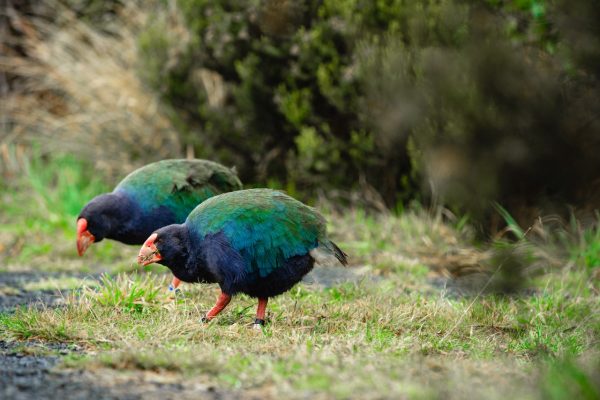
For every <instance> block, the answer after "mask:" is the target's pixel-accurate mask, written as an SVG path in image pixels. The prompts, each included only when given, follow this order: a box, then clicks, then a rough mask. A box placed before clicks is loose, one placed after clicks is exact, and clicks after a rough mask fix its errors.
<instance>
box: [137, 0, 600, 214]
mask: <svg viewBox="0 0 600 400" xmlns="http://www.w3.org/2000/svg"><path fill="white" fill-rule="evenodd" d="M178 5H179V8H180V10H179V12H180V14H181V15H182V19H183V21H184V25H185V28H184V30H185V31H187V32H188V34H189V36H185V40H184V39H181V37H180V36H181V35H179V36H178V35H174V32H176V31H179V30H181V27H178V28H177V29H173V27H172V24H171V25H170V24H169V23H164V24H163V25H160V24H158V25H157V24H154V25H152V26H151V27H149V28H148V29H147V31H146V32H145V33H144V34H143V35H142V36H141V38H140V47H141V49H142V52H143V53H144V54H145V55H146V58H147V63H145V65H148V66H149V68H148V69H146V70H145V74H147V75H148V76H147V78H146V80H147V82H149V83H150V84H152V85H153V87H155V88H156V89H157V90H159V91H160V93H161V95H162V97H163V99H164V101H165V102H166V103H167V104H168V105H169V106H170V107H172V108H173V110H174V111H175V113H174V114H175V115H177V117H176V118H177V122H178V125H179V126H180V128H181V130H182V132H183V133H184V141H186V142H187V144H192V145H194V146H195V147H196V150H197V153H198V154H200V155H202V156H206V157H211V158H217V159H219V160H221V161H224V162H226V163H229V164H234V165H236V166H238V168H239V169H240V172H241V175H242V178H243V180H244V181H247V182H258V183H263V184H264V183H266V182H268V181H269V180H275V181H279V182H287V185H290V184H291V185H293V187H295V188H297V190H299V192H301V193H304V194H305V196H307V197H310V196H311V194H313V193H314V190H315V189H317V188H323V187H336V188H344V189H353V188H357V187H359V186H360V185H361V184H365V183H366V184H368V185H370V186H372V187H374V188H375V189H376V190H377V191H378V192H379V193H380V194H381V195H382V197H383V199H384V200H385V201H386V203H387V204H388V205H390V206H391V205H394V204H395V203H396V202H398V201H406V200H407V199H410V198H414V197H416V196H418V192H419V191H421V192H422V193H424V194H425V196H426V197H431V196H433V198H434V199H435V200H436V201H439V202H442V203H444V204H447V205H450V206H451V207H452V208H454V209H458V210H461V211H463V212H464V211H466V212H469V213H470V214H471V215H472V216H473V217H476V218H477V217H489V216H490V215H491V214H492V213H493V212H494V208H493V207H492V201H494V200H495V201H497V202H498V203H500V204H502V205H503V206H504V207H506V208H507V209H508V210H509V211H510V212H511V214H513V215H515V216H516V218H517V220H519V221H520V222H523V221H524V220H525V221H526V222H525V224H528V223H529V222H530V218H531V217H534V216H537V215H538V214H539V213H540V212H544V213H548V212H554V211H559V212H563V211H564V209H560V208H557V207H555V205H556V204H560V203H571V204H576V205H577V204H585V203H586V202H588V203H589V202H590V198H593V197H594V196H597V195H598V192H599V190H598V188H596V187H594V186H591V185H589V183H590V182H594V181H595V178H597V171H598V170H600V165H599V163H600V159H599V158H598V157H596V156H595V155H596V154H597V153H598V150H600V148H599V146H600V144H599V143H598V141H597V140H596V139H595V137H597V133H598V132H599V131H600V122H599V121H598V118H596V117H595V116H597V115H598V114H599V113H600V109H599V107H600V106H599V105H598V104H600V102H599V101H598V99H599V97H600V85H599V84H598V83H597V82H596V81H595V80H594V79H593V76H594V74H596V72H597V67H598V65H600V64H599V63H598V62H597V61H598V60H597V58H596V54H597V53H600V44H599V41H598V40H599V39H598V38H600V35H599V34H598V33H597V32H596V31H597V29H595V28H594V27H593V25H594V24H593V23H591V22H590V21H593V17H594V16H595V15H596V14H595V13H596V12H597V10H596V8H597V7H595V6H593V4H592V2H590V1H588V0H577V2H576V4H575V6H574V7H575V8H576V9H577V10H580V11H581V10H583V11H585V13H584V14H585V16H581V15H575V13H574V12H571V11H570V10H565V7H567V6H566V2H563V1H558V2H544V1H541V0H540V1H538V0H536V1H533V0H532V1H507V2H499V1H492V0H490V1H487V2H483V3H482V2H474V1H459V0H436V1H427V2H425V1H419V2H413V1H407V0H395V1H392V0H390V1H381V2H380V1H378V2H369V1H362V0H347V1H342V2H340V1H333V0H331V1H329V0H324V1H318V2H317V1H304V2H291V1H285V0H264V1H257V0H255V1H252V2H237V1H226V0H224V1H218V2H214V1H206V0H182V1H180V2H179V3H178ZM567 8H568V7H567ZM581 21H583V22H584V23H583V24H582V23H581ZM590 24H591V25H590ZM178 38H179V39H178ZM579 39H582V40H583V39H585V40H584V42H583V44H582V43H580V42H579V41H578V40H579ZM157 54H159V55H160V57H157V56H156V55H157Z"/></svg>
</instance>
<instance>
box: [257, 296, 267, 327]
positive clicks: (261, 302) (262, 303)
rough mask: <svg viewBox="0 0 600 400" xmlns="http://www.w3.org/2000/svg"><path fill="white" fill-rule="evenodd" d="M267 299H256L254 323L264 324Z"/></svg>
mask: <svg viewBox="0 0 600 400" xmlns="http://www.w3.org/2000/svg"><path fill="white" fill-rule="evenodd" d="M268 301H269V299H267V298H264V299H258V307H257V308H256V319H255V320H254V325H264V324H265V311H266V309H267V302H268Z"/></svg>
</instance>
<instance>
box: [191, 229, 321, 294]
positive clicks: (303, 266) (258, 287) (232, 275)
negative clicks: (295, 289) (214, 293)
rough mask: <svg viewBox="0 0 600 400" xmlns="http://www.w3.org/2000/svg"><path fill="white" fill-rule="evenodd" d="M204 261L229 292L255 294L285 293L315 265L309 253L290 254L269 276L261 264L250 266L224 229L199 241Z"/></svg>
mask: <svg viewBox="0 0 600 400" xmlns="http://www.w3.org/2000/svg"><path fill="white" fill-rule="evenodd" d="M200 242H201V243H202V245H201V247H202V250H201V252H200V253H199V254H200V259H201V260H202V261H201V263H204V266H205V268H206V269H208V270H210V271H211V273H212V274H214V276H216V277H217V282H218V283H219V285H220V286H221V289H222V290H223V291H224V292H225V293H227V294H229V295H234V294H236V293H245V294H247V295H249V296H252V297H271V296H276V295H279V294H281V293H284V292H286V291H288V290H289V289H291V288H292V286H294V285H295V284H296V283H298V282H299V281H300V280H302V277H304V275H306V274H307V273H308V272H310V270H311V269H312V268H313V265H314V260H313V258H312V257H311V256H310V255H309V254H305V255H298V256H294V257H290V258H287V259H286V260H284V262H283V263H282V264H281V265H279V266H278V268H276V269H275V270H273V271H272V272H271V273H270V274H268V275H266V276H261V275H260V269H259V268H251V267H250V265H251V264H252V262H253V261H256V260H252V259H247V255H246V257H245V256H244V255H242V254H240V253H239V252H238V251H237V250H235V249H234V248H233V246H231V243H230V241H229V239H228V238H227V236H226V235H225V234H223V232H219V233H216V234H210V235H206V236H205V237H204V238H202V239H201V241H200Z"/></svg>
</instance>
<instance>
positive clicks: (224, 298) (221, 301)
mask: <svg viewBox="0 0 600 400" xmlns="http://www.w3.org/2000/svg"><path fill="white" fill-rule="evenodd" d="M230 301H231V296H230V295H228V294H225V293H223V292H221V294H220V295H219V298H218V299H217V302H216V303H215V305H214V306H213V308H211V309H210V311H209V312H207V313H206V315H205V316H204V318H202V322H208V321H210V320H211V319H213V318H214V317H216V316H217V315H218V314H219V313H220V312H221V311H223V309H224V308H225V307H227V304H229V302H230Z"/></svg>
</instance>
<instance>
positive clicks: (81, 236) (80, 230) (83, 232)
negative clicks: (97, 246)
mask: <svg viewBox="0 0 600 400" xmlns="http://www.w3.org/2000/svg"><path fill="white" fill-rule="evenodd" d="M87 224H88V222H87V220H86V219H85V218H79V219H78V220H77V253H79V256H82V255H83V253H85V251H86V250H87V248H88V247H90V245H91V244H92V243H94V239H95V238H94V235H92V234H91V233H90V231H88V230H87Z"/></svg>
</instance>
